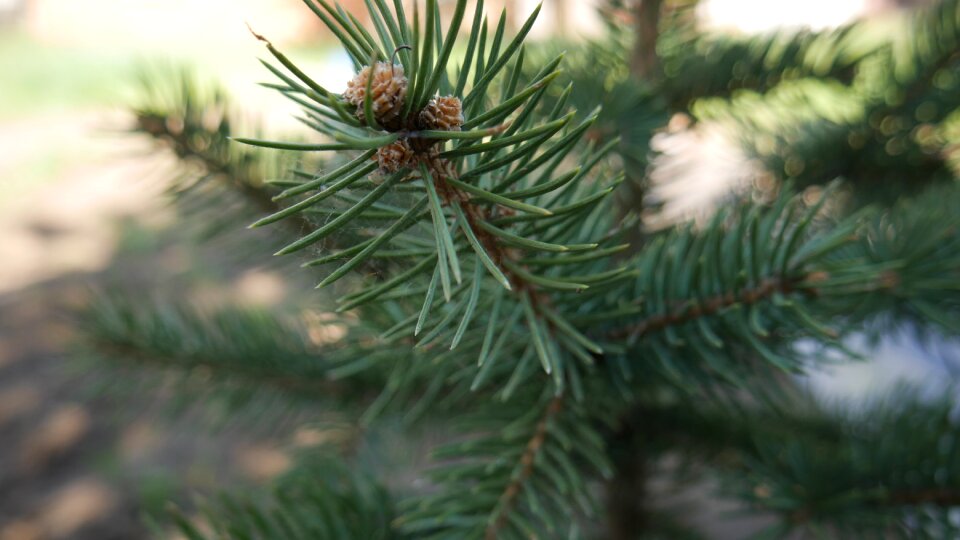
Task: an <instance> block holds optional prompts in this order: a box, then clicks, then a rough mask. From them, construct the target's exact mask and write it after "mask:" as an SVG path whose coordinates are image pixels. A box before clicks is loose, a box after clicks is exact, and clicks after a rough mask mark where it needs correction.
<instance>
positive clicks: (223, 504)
mask: <svg viewBox="0 0 960 540" xmlns="http://www.w3.org/2000/svg"><path fill="white" fill-rule="evenodd" d="M264 499H266V500H264ZM393 512H394V510H393V505H392V503H391V501H390V499H389V498H388V496H387V493H386V491H385V490H384V489H383V487H381V486H379V485H378V484H377V483H376V482H374V481H373V480H372V479H370V478H368V477H366V476H364V475H363V474H360V473H357V472H355V471H349V470H347V469H345V468H344V467H343V466H340V465H338V464H337V463H336V462H335V461H332V460H330V459H325V460H317V459H313V460H309V461H307V462H306V463H304V464H301V465H299V466H298V467H297V468H295V469H294V470H293V471H292V472H290V473H287V474H286V475H285V476H284V477H283V478H281V479H280V480H278V481H277V482H276V485H275V486H274V489H273V493H272V497H270V498H265V497H262V496H256V495H253V496H237V495H224V496H222V497H220V499H219V500H217V501H212V502H210V503H208V504H206V505H204V507H203V508H202V509H201V512H200V515H201V516H202V521H203V522H204V524H205V526H198V525H197V524H196V523H194V522H193V521H192V520H191V519H190V518H189V517H188V516H185V515H183V514H180V513H178V514H177V515H176V517H175V520H176V523H177V527H178V529H179V530H180V533H181V534H183V535H184V536H185V537H186V538H188V539H189V540H225V539H234V538H248V539H258V540H260V539H262V540H271V539H276V538H285V539H290V540H300V539H303V540H306V539H310V540H313V539H318V540H320V539H324V540H325V539H330V540H334V539H341V538H365V539H366V538H369V539H370V540H388V539H399V538H404V537H403V536H401V535H399V534H395V533H393V532H391V529H390V526H389V523H390V520H391V518H392V516H393Z"/></svg>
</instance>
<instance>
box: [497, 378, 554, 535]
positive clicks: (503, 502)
mask: <svg viewBox="0 0 960 540" xmlns="http://www.w3.org/2000/svg"><path fill="white" fill-rule="evenodd" d="M562 408H563V397H562V396H558V397H555V398H553V399H551V400H550V401H549V402H548V404H547V408H546V411H545V412H544V414H543V418H541V419H540V422H538V423H537V427H536V429H535V430H534V432H533V437H531V438H530V441H529V442H528V443H527V446H526V447H525V448H524V449H523V454H521V456H520V460H519V462H518V463H519V466H520V471H519V472H518V473H516V474H515V475H514V479H513V480H512V481H511V482H510V483H509V484H508V485H507V489H505V490H504V492H503V494H502V495H500V498H499V500H498V502H497V510H496V511H495V513H494V518H493V522H492V523H490V524H489V525H488V526H487V530H486V533H485V537H486V538H487V540H495V539H496V538H497V534H498V533H499V532H500V530H501V529H502V528H503V527H504V526H505V525H506V524H507V519H508V513H509V511H510V510H511V508H512V507H513V505H514V504H516V499H517V497H518V496H519V495H520V491H521V490H522V489H523V488H524V484H525V483H526V481H527V480H528V479H529V478H530V476H531V475H532V474H533V466H534V461H535V460H536V459H537V456H539V455H540V452H541V449H542V448H543V445H544V440H545V439H546V437H547V426H548V423H549V422H550V420H551V419H552V418H553V417H554V416H556V415H557V414H558V413H559V412H560V410H561V409H562Z"/></svg>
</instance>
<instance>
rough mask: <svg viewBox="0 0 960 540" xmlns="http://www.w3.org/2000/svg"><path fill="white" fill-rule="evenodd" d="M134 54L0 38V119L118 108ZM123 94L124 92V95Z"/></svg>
mask: <svg viewBox="0 0 960 540" xmlns="http://www.w3.org/2000/svg"><path fill="white" fill-rule="evenodd" d="M134 65H135V58H134V55H133V54H132V53H131V52H129V51H126V50H122V49H108V48H85V47H76V46H72V47H67V46H57V45H48V44H43V43H38V42H37V41H35V40H32V39H30V38H29V37H28V36H26V35H24V34H22V33H19V32H10V33H3V34H0V72H2V73H3V76H2V77H0V96H3V99H0V120H8V119H11V118H17V117H24V116H31V115H35V114H43V113H55V112H63V111H68V110H76V109H80V108H86V107H92V106H102V105H107V104H111V103H113V104H116V103H121V102H122V99H123V98H124V97H125V96H128V95H129V93H128V92H129V88H130V84H129V81H130V79H131V75H132V73H133V67H134ZM125 91H126V93H125Z"/></svg>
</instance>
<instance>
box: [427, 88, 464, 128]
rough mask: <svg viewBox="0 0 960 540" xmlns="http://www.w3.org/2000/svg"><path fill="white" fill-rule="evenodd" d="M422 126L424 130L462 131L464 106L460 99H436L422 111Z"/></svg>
mask: <svg viewBox="0 0 960 540" xmlns="http://www.w3.org/2000/svg"><path fill="white" fill-rule="evenodd" d="M420 125H421V126H423V128H424V129H439V130H443V131H460V126H462V125H463V106H462V105H461V103H460V98H457V97H453V96H442V97H436V98H433V99H431V100H430V102H429V103H427V106H426V107H424V108H423V110H422V111H420Z"/></svg>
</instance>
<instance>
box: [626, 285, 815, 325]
mask: <svg viewBox="0 0 960 540" xmlns="http://www.w3.org/2000/svg"><path fill="white" fill-rule="evenodd" d="M808 277H809V276H806V275H805V276H801V277H798V278H785V277H772V278H767V279H765V280H763V281H762V282H760V284H759V285H757V286H755V287H748V288H744V289H742V290H740V291H739V292H735V291H731V292H728V293H725V294H721V295H717V296H714V297H712V298H708V299H706V300H705V301H703V302H699V303H695V302H692V301H688V302H685V303H684V304H683V305H682V306H680V307H678V308H676V309H674V310H672V311H670V312H668V313H658V314H656V315H651V316H649V317H647V318H645V319H643V320H641V321H640V322H638V323H634V324H632V325H630V326H627V327H624V328H619V329H617V330H614V331H612V332H610V333H609V334H608V336H609V337H611V338H613V339H621V338H637V337H640V336H643V335H645V334H649V333H651V332H656V331H659V330H663V329H664V328H667V327H670V326H677V325H680V324H684V323H687V322H690V321H692V320H695V319H697V318H699V317H706V316H709V315H713V314H715V313H717V312H719V311H720V310H722V309H724V308H728V307H731V306H733V305H735V304H745V305H750V304H755V303H757V302H759V301H761V300H765V299H767V298H770V297H771V296H773V295H774V294H776V293H781V294H790V293H792V292H795V291H797V290H800V287H799V285H800V284H801V283H803V282H805V281H809V280H808V279H807V278H808ZM802 290H803V291H804V292H806V293H807V294H811V295H815V294H816V289H813V288H810V287H803V288H802Z"/></svg>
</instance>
